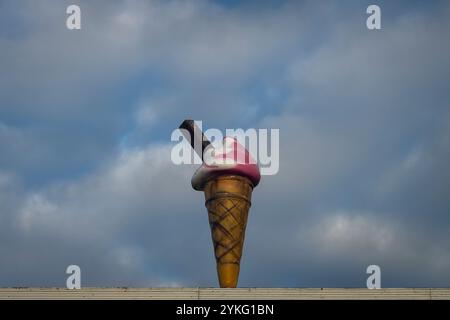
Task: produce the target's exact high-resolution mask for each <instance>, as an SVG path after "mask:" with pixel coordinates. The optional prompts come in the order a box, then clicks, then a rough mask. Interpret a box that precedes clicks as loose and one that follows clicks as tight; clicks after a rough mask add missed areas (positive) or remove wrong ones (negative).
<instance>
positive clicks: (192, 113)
mask: <svg viewBox="0 0 450 320" xmlns="http://www.w3.org/2000/svg"><path fill="white" fill-rule="evenodd" d="M71 4H77V5H79V6H80V8H81V26H82V28H81V30H68V29H67V28H66V18H67V16H68V15H67V14H66V8H67V6H69V5H71ZM370 4H377V5H379V6H380V8H381V27H382V28H381V30H368V29H367V27H366V19H367V17H368V14H367V13H366V8H367V7H368V6H369V5H370ZM449 30H450V3H449V2H446V1H426V2H425V1H395V2H394V1H375V2H374V1H371V2H369V1H242V2H241V1H206V0H198V1H143V0H142V1H139V0H129V1H125V0H121V1H119V0H116V1H75V0H72V1H66V0H64V1H56V0H41V1H32V0H20V1H13V0H0V286H2V287H7V286H41V287H50V286H57V287H64V286H65V284H66V279H67V277H68V275H67V274H66V273H65V271H66V268H67V266H68V265H71V264H76V265H78V266H80V268H81V273H82V277H81V285H82V286H100V287H110V286H134V287H180V286H191V287H215V286H217V276H216V271H215V260H214V253H213V249H212V242H211V234H210V229H209V224H208V219H207V211H206V209H205V207H204V196H203V194H202V193H201V192H197V191H194V190H193V189H192V188H191V185H190V179H191V176H192V174H193V173H194V172H195V170H196V167H197V166H195V165H175V164H173V163H172V162H171V159H170V151H171V149H172V147H173V146H174V142H172V141H171V140H170V136H171V133H172V131H173V130H174V129H176V128H177V127H178V125H179V124H180V123H181V122H182V121H183V120H184V119H186V118H191V119H196V120H202V121H203V127H204V128H219V129H221V130H223V129H225V128H244V129H248V128H278V129H279V130H280V145H279V147H280V166H279V172H278V174H276V175H273V176H263V178H262V180H261V183H260V185H258V186H257V187H256V188H255V190H254V192H253V199H252V207H251V210H250V215H249V221H248V225H247V231H246V240H245V246H244V254H243V258H242V261H241V274H240V278H239V286H242V287H365V286H366V279H367V277H368V275H367V274H366V268H367V266H369V265H372V264H375V265H379V266H380V268H381V286H382V287H448V286H450V272H449V271H450V197H449V190H450V170H449V169H450V165H449V159H450V90H449V84H450V38H449V34H448V32H449Z"/></svg>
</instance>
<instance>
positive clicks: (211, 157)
mask: <svg viewBox="0 0 450 320" xmlns="http://www.w3.org/2000/svg"><path fill="white" fill-rule="evenodd" d="M203 161H204V162H203V164H202V165H201V166H200V168H198V169H197V171H196V172H195V174H194V176H193V177H192V180H191V184H192V187H193V188H194V189H195V190H199V191H201V190H203V188H204V186H205V184H206V182H207V181H208V180H210V179H211V178H213V177H217V176H220V175H224V174H227V175H230V174H233V175H239V176H244V177H246V178H248V179H249V180H250V181H251V182H252V184H253V187H256V185H257V184H258V183H259V180H260V179H261V174H260V172H259V168H258V165H257V164H256V161H255V160H254V159H253V157H252V156H251V154H250V153H249V152H248V151H247V149H245V148H244V147H243V146H242V145H241V144H240V143H239V142H238V141H237V140H236V139H235V138H231V137H225V138H224V139H223V143H222V145H221V146H220V147H217V148H213V146H212V145H211V144H209V145H208V146H207V147H206V148H205V150H204V153H203Z"/></svg>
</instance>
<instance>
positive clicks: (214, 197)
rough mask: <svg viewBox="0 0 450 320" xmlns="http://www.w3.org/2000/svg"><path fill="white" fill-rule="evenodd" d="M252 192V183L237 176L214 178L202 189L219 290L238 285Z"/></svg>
mask: <svg viewBox="0 0 450 320" xmlns="http://www.w3.org/2000/svg"><path fill="white" fill-rule="evenodd" d="M252 191H253V185H252V183H251V181H250V180H249V179H247V178H245V177H241V176H236V175H222V176H219V177H215V178H213V179H211V180H209V181H208V182H207V183H206V185H205V188H204V192H205V200H206V202H205V206H206V208H207V209H208V218H209V225H210V227H211V236H212V241H213V245H214V254H215V256H216V263H217V275H218V277H219V284H220V287H221V288H235V287H236V286H237V283H238V277H239V268H240V262H241V256H242V249H243V245H244V237H245V227H246V225H247V216H248V211H249V209H250V205H251V196H252Z"/></svg>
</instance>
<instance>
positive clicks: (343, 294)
mask: <svg viewBox="0 0 450 320" xmlns="http://www.w3.org/2000/svg"><path fill="white" fill-rule="evenodd" d="M0 299H107V300H109V299H150V300H177V299H181V300H214V299H220V300H221V299H230V300H231V299H235V300H239V299H247V300H257V299H258V300H265V299H274V300H304V299H340V300H354V299H370V300H374V299H419V300H437V299H450V288H442V289H437V288H389V289H373V290H369V289H363V288H237V289H220V288H82V289H79V290H77V289H75V290H68V289H64V288H0Z"/></svg>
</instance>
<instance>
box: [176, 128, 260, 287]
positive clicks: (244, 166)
mask: <svg viewBox="0 0 450 320" xmlns="http://www.w3.org/2000/svg"><path fill="white" fill-rule="evenodd" d="M183 124H185V126H184V128H186V127H188V128H189V127H190V129H189V131H190V132H191V133H194V132H195V131H198V128H195V127H193V126H195V124H193V122H192V123H190V124H189V126H186V123H185V122H184V123H183ZM180 128H183V125H182V126H181V127H180ZM201 137H202V141H203V144H202V145H203V146H204V148H202V160H204V163H203V164H202V166H201V167H200V168H199V169H198V170H197V171H196V173H195V174H194V176H193V177H192V181H191V182H192V187H193V188H194V189H195V190H198V191H203V192H204V194H205V206H206V209H207V210H208V218H209V225H210V227H211V236H212V241H213V246H214V254H215V257H216V264H217V275H218V278H219V284H220V287H222V288H235V287H236V286H237V283H238V278H239V270H240V263H241V257H242V252H243V246H244V238H245V228H246V226H247V217H248V212H249V209H250V206H251V197H252V191H253V188H254V187H255V186H256V185H257V184H258V183H259V180H260V173H259V168H258V166H257V164H256V162H255V161H254V160H253V158H252V157H251V155H250V154H249V153H248V151H247V150H246V149H245V148H244V147H243V146H242V145H240V144H239V142H238V141H237V140H235V139H233V138H229V137H226V138H225V139H224V141H223V145H222V146H221V147H219V148H215V149H214V150H213V151H212V150H211V148H212V146H211V145H210V144H209V142H207V143H204V141H205V139H206V138H205V137H204V136H203V135H201ZM192 141H193V139H191V144H192V145H193V142H192ZM206 141H207V140H206ZM208 151H210V152H208ZM204 154H209V155H210V159H209V161H207V159H206V160H205V157H204ZM211 160H213V161H211ZM214 160H215V161H214ZM238 160H240V161H238Z"/></svg>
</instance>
